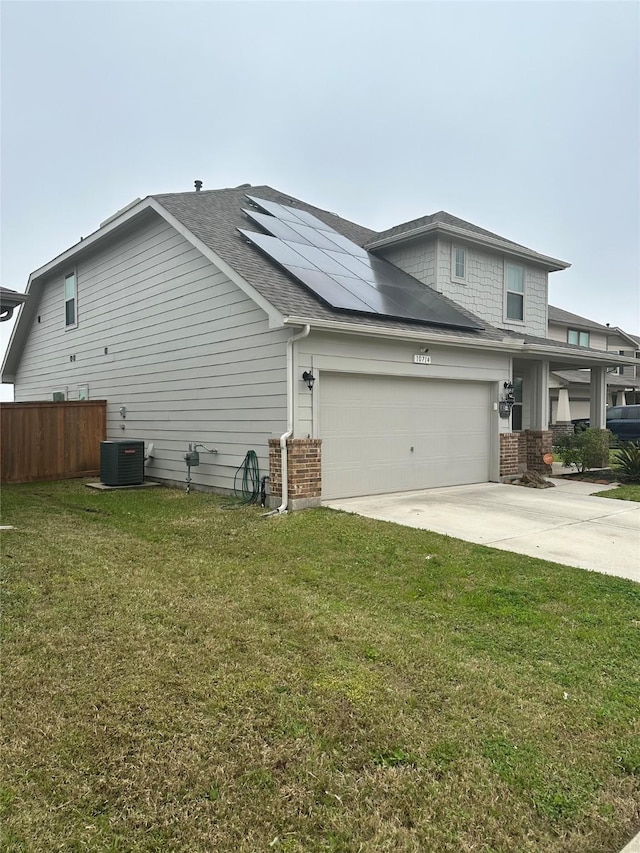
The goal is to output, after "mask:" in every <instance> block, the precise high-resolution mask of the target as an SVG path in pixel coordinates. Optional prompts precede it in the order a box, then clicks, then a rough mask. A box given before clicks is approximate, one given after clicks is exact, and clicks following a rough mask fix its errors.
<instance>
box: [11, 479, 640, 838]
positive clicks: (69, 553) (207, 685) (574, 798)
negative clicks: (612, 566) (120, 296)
mask: <svg viewBox="0 0 640 853" xmlns="http://www.w3.org/2000/svg"><path fill="white" fill-rule="evenodd" d="M3 504H4V506H3V519H2V523H3V524H12V525H15V526H16V528H17V529H15V530H10V531H7V532H5V533H4V535H3V540H4V544H3V552H4V553H3V559H2V566H3V572H4V583H3V592H4V618H3V654H2V690H3V697H2V714H3V720H2V756H1V757H2V767H3V771H2V793H1V795H0V826H1V830H0V831H1V833H2V835H1V836H0V844H1V846H2V849H3V850H4V851H5V853H17V852H18V851H29V853H31V851H87V850H88V851H170V852H171V853H173V852H174V851H180V853H183V852H184V853H187V851H188V853H200V851H201V852H202V853H211V852H212V851H216V852H218V851H221V852H222V853H226V851H229V853H270V851H275V853H283V851H286V853H294V851H295V853H315V851H343V853H351V851H354V853H357V851H367V853H379V851H412V852H413V851H433V852H434V853H446V851H452V853H453V852H454V851H455V853H462V851H474V853H527V851H530V853H534V851H535V853H543V852H544V853H614V852H615V851H618V850H619V849H620V848H621V847H622V846H623V844H624V843H626V842H627V841H628V840H629V838H630V837H631V836H632V835H633V834H634V833H635V832H637V831H638V829H640V710H639V707H640V705H639V684H640V587H639V586H638V585H637V584H634V583H632V582H631V581H626V580H621V579H617V578H614V577H607V576H604V575H599V574H596V573H590V572H583V571H580V570H579V569H571V568H563V567H560V566H557V565H554V564H551V563H546V562H543V561H540V560H535V559H530V558H527V557H523V556H520V555H516V554H509V553H506V552H504V551H494V550H491V549H489V548H484V547H481V546H476V545H472V544H468V543H464V542H460V541H457V540H454V539H448V538H446V537H443V536H439V535H436V534H431V533H428V532H424V531H419V530H412V529H409V528H403V527H398V526H394V525H392V524H386V523H383V522H376V521H372V520H367V519H363V518H358V517H355V516H350V515H346V514H342V513H337V512H332V511H330V510H324V509H321V510H313V511H307V512H303V513H297V514H293V515H289V516H285V517H283V518H277V519H269V520H265V519H262V518H261V517H260V515H261V512H262V511H261V510H257V509H253V508H251V509H246V508H245V509H237V510H231V511H229V510H225V509H223V502H222V501H221V499H219V498H216V497H213V496H210V495H202V494H198V493H194V494H191V495H189V496H187V495H185V494H184V493H182V492H179V491H171V490H165V489H157V490H150V491H144V492H131V491H128V492H110V493H95V492H91V491H90V490H88V489H86V488H85V487H84V486H83V484H82V483H81V482H77V481H76V482H73V481H71V482H64V483H53V484H48V483H45V484H43V483H40V484H32V485H25V486H13V487H5V488H4V489H3Z"/></svg>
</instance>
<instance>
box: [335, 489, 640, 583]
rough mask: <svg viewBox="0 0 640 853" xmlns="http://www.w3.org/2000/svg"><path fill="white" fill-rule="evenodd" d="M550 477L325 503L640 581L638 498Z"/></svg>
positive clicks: (639, 511) (639, 514)
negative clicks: (536, 483) (531, 483)
mask: <svg viewBox="0 0 640 853" xmlns="http://www.w3.org/2000/svg"><path fill="white" fill-rule="evenodd" d="M551 482H552V483H554V484H555V486H556V487H555V488H553V489H528V488H524V487H522V486H511V485H505V484H502V483H480V484H478V485H472V486H453V487H448V488H441V489H427V490H423V491H418V492H401V493H398V494H387V495H372V496H369V497H361V498H347V499H342V500H335V501H328V502H326V505H327V506H329V507H331V508H333V509H340V510H344V511H345V512H354V513H357V514H359V515H364V516H367V517H368V518H377V519H380V520H382V521H393V522H396V524H404V525H407V526H408V527H417V528H421V529H424V530H432V531H434V532H436V533H443V534H445V535H446V536H454V537H456V538H457V539H464V540H466V541H467V542H476V543H478V544H481V545H490V546H491V547H492V548H500V549H501V550H503V551H514V552H516V553H517V554H527V555H529V556H530V557H540V558H541V559H543V560H552V561H553V562H556V563H562V564H563V565H567V566H577V567H578V568H581V569H591V570H594V571H598V572H603V573H605V574H609V575H616V576H617V577H621V578H628V579H630V580H635V581H638V582H640V503H633V502H631V501H617V500H606V499H603V498H598V497H593V495H592V493H593V492H598V491H605V490H607V489H609V488H615V487H612V486H604V485H596V484H593V483H584V482H579V481H576V480H563V479H557V478H556V479H552V480H551Z"/></svg>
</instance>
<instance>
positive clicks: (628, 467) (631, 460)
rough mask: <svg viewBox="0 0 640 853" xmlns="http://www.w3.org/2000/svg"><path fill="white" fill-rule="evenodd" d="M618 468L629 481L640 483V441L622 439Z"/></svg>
mask: <svg viewBox="0 0 640 853" xmlns="http://www.w3.org/2000/svg"><path fill="white" fill-rule="evenodd" d="M616 467H617V469H618V470H619V471H620V473H621V474H622V476H623V478H624V480H625V481H626V482H627V483H640V441H621V442H620V450H618V459H617V464H616Z"/></svg>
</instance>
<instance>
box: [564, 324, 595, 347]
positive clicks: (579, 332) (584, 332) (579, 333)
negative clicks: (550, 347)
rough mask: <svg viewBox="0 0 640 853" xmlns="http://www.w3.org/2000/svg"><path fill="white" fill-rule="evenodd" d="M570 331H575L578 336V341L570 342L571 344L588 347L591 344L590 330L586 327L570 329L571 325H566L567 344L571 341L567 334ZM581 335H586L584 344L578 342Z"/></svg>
mask: <svg viewBox="0 0 640 853" xmlns="http://www.w3.org/2000/svg"><path fill="white" fill-rule="evenodd" d="M571 332H575V333H576V335H577V336H578V343H577V344H572V346H576V347H590V346H591V332H589V331H588V330H587V329H572V328H571V326H567V343H568V344H570V343H571V341H570V340H569V334H570V333H571ZM582 335H586V336H587V343H586V344H581V343H580V337H581V336H582Z"/></svg>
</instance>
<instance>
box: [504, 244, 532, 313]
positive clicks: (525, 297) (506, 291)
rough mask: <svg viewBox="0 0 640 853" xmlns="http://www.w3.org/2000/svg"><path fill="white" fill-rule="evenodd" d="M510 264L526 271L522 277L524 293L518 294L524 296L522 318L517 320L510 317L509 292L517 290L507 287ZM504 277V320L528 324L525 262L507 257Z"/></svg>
mask: <svg viewBox="0 0 640 853" xmlns="http://www.w3.org/2000/svg"><path fill="white" fill-rule="evenodd" d="M508 266H512V267H520V268H521V269H522V270H523V272H524V275H523V277H522V280H523V288H524V289H523V292H522V293H518V296H522V320H517V319H515V318H513V317H509V314H508V308H507V294H508V293H516V292H517V291H515V290H508V289H507V267H508ZM502 277H503V282H504V286H503V306H504V312H503V313H504V322H505V323H516V324H517V325H518V326H524V325H526V322H525V317H526V316H527V268H526V266H525V265H524V264H516V263H514V262H513V261H509V260H507V259H506V258H505V260H504V265H503V270H502Z"/></svg>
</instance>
